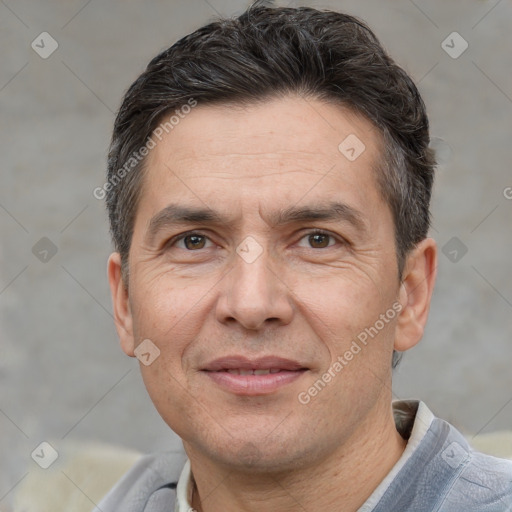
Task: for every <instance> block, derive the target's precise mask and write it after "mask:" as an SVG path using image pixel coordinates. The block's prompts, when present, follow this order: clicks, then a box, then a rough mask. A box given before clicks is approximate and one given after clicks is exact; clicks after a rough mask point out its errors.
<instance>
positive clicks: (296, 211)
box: [145, 202, 368, 242]
mask: <svg viewBox="0 0 512 512" xmlns="http://www.w3.org/2000/svg"><path fill="white" fill-rule="evenodd" d="M315 220H323V221H326V222H348V223H349V224H352V225H353V226H354V228H356V229H357V230H358V231H363V232H366V231H368V228H367V223H366V222H365V218H364V216H363V214H362V213H361V212H360V211H358V210H356V209H355V208H354V207H352V206H350V205H348V204H345V203H340V202H329V203H321V204H313V205H308V206H291V207H289V208H285V209H284V210H279V211H277V212H274V213H271V214H270V215H269V219H268V223H269V224H270V225H271V226H272V227H276V226H282V225H286V224H292V223H297V222H311V221H315ZM182 224H203V225H211V226H214V225H222V226H224V227H233V225H234V219H232V218H228V217H226V216H225V215H223V214H221V213H219V212H216V211H214V210H212V209H211V208H196V207H189V206H184V205H178V204H170V205H168V206H166V207H165V208H164V209H163V210H161V211H160V212H158V213H157V214H156V215H155V216H154V217H153V218H152V219H151V220H150V221H149V224H148V228H147V231H146V236H145V238H146V240H148V241H149V242H151V241H153V240H154V238H155V236H156V235H157V234H158V232H159V231H161V230H163V229H165V228H170V227H173V226H177V225H182Z"/></svg>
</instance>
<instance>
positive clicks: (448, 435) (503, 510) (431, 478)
mask: <svg viewBox="0 0 512 512" xmlns="http://www.w3.org/2000/svg"><path fill="white" fill-rule="evenodd" d="M393 410H394V414H395V422H396V425H397V429H398V431H399V432H400V434H401V435H402V436H403V437H404V438H406V439H408V442H407V446H406V449H405V451H404V453H403V454H402V456H401V457H400V459H399V460H398V462H397V463H396V464H395V466H394V467H393V468H392V470H391V471H390V472H389V473H388V475H387V476H386V477H385V478H384V480H383V481H382V482H381V483H380V484H379V486H378V487H377V488H376V489H375V490H374V492H373V493H372V494H371V496H370V497H369V498H368V499H367V500H366V502H365V503H364V505H363V506H362V507H361V508H360V509H359V510H358V512H406V511H407V512H512V461H509V460H503V459H498V458H495V457H491V456H489V455H484V454H482V453H478V452H475V451H473V450H472V449H471V447H470V446H469V445H468V443H467V441H466V439H465V438H464V436H463V435H462V434H461V433H460V432H458V431H457V430H456V429H455V428H454V427H453V426H452V425H450V424H449V423H447V422H445V421H443V420H441V419H439V418H436V417H435V416H434V415H433V414H432V413H431V412H430V410H429V409H428V407H427V406H426V405H425V404H424V403H423V402H418V401H396V402H394V403H393ZM191 483H192V475H191V472H190V463H189V461H188V460H187V458H186V455H185V454H176V453H161V454H158V455H148V456H144V457H142V458H141V459H140V460H139V461H138V462H137V463H136V464H135V465H134V467H133V468H132V469H131V470H130V471H129V472H128V473H127V474H126V475H125V476H124V477H123V478H122V479H121V480H120V481H119V482H118V483H117V484H116V485H115V486H114V488H113V489H112V490H111V491H110V492H109V493H108V495H107V496H106V497H105V498H104V499H103V500H102V501H101V503H99V505H98V507H97V508H95V509H94V511H93V512H191V510H193V509H192V507H191V505H190V494H191V489H192V485H191Z"/></svg>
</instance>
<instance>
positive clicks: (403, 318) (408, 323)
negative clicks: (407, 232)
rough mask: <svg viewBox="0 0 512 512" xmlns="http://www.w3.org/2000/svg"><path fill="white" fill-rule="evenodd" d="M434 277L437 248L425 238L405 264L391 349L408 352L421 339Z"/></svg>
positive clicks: (432, 241)
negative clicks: (399, 307)
mask: <svg viewBox="0 0 512 512" xmlns="http://www.w3.org/2000/svg"><path fill="white" fill-rule="evenodd" d="M436 275H437V245H436V243H435V241H434V240H433V239H432V238H426V239H425V240H422V241H421V242H420V243H419V244H418V245H417V246H416V247H415V248H414V249H413V250H412V251H411V252H410V253H409V255H408V256H407V259H406V262H405V266H404V272H403V276H402V284H401V285H400V299H399V300H400V303H401V304H402V311H401V312H400V315H399V317H398V321H397V328H396V335H395V350H398V351H405V350H409V349H410V348H412V347H414V345H416V344H417V343H418V342H419V341H420V340H421V338H422V337H423V332H424V330H425V324H426V323H427V317H428V312H429V309H430V300H431V298H432V292H433V290H434V283H435V281H436Z"/></svg>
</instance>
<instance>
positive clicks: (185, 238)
mask: <svg viewBox="0 0 512 512" xmlns="http://www.w3.org/2000/svg"><path fill="white" fill-rule="evenodd" d="M208 242H209V243H210V244H211V243H212V242H211V240H210V239H209V238H208V237H207V236H206V235H203V234H202V233H197V232H188V233H183V234H182V235H179V236H178V237H176V238H174V239H173V240H171V241H170V242H169V244H168V246H173V247H174V246H177V247H179V248H180V249H185V250H186V251H196V250H198V249H204V248H205V247H207V243H208ZM180 244H181V245H180Z"/></svg>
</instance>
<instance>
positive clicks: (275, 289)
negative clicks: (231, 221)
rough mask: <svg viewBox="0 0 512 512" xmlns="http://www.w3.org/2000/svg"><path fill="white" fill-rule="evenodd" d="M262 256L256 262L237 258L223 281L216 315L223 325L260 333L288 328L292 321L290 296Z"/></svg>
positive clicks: (286, 288) (264, 256)
mask: <svg viewBox="0 0 512 512" xmlns="http://www.w3.org/2000/svg"><path fill="white" fill-rule="evenodd" d="M267 254H268V253H267V252H263V253H262V254H261V255H260V256H259V257H258V258H257V259H256V260H255V261H251V260H250V259H244V258H243V257H242V256H240V255H239V254H236V255H235V258H234V260H235V261H234V263H233V264H234V268H233V269H232V271H231V272H229V273H228V274H227V276H226V277H225V278H224V279H223V280H222V281H221V283H220V286H221V293H220V296H219V299H218V303H217V308H216V314H217V320H218V321H219V322H221V323H225V324H226V323H230V322H231V323H238V324H240V325H241V326H243V327H244V328H245V329H250V330H258V329H261V328H263V327H264V326H265V325H268V324H274V325H275V326H279V325H286V324H288V323H290V322H291V319H292V317H293V307H292V304H291V302H290V297H291V292H290V290H289V288H288V287H287V286H286V284H285V283H284V282H283V280H282V278H281V276H279V274H278V271H276V270H273V269H272V268H271V265H270V264H271V262H270V261H269V258H268V257H267Z"/></svg>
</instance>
